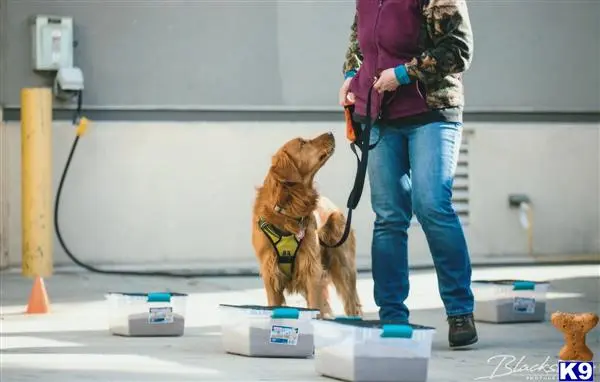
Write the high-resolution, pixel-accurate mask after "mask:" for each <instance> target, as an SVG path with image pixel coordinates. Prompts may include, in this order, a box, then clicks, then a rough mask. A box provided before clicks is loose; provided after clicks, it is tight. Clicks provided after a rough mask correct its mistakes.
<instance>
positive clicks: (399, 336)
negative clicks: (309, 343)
mask: <svg viewBox="0 0 600 382" xmlns="http://www.w3.org/2000/svg"><path fill="white" fill-rule="evenodd" d="M313 326H314V329H315V369H316V371H317V373H319V374H321V375H324V376H327V377H331V378H336V379H340V380H344V381H353V382H373V381H379V382H387V381H390V382H391V381H394V382H409V381H410V382H421V381H423V382H424V381H427V374H428V370H429V358H430V357H431V345H432V342H433V335H434V334H435V329H434V328H432V327H426V326H421V325H413V324H402V323H397V322H393V321H366V320H365V321H363V320H360V319H335V320H315V321H313Z"/></svg>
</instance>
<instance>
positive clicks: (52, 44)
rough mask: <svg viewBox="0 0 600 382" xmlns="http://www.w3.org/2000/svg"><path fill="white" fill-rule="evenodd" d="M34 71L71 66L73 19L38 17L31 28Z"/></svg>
mask: <svg viewBox="0 0 600 382" xmlns="http://www.w3.org/2000/svg"><path fill="white" fill-rule="evenodd" d="M31 29H32V35H33V44H32V47H33V68H34V70H58V69H60V68H68V67H72V66H73V19H72V18H71V17H62V16H45V15H38V16H35V17H34V19H33V25H32V26H31Z"/></svg>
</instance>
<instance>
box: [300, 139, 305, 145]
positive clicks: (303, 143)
mask: <svg viewBox="0 0 600 382" xmlns="http://www.w3.org/2000/svg"><path fill="white" fill-rule="evenodd" d="M305 144H306V141H305V140H304V139H301V140H300V147H302V146H304V145H305Z"/></svg>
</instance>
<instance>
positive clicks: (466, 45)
mask: <svg viewBox="0 0 600 382" xmlns="http://www.w3.org/2000/svg"><path fill="white" fill-rule="evenodd" d="M396 40H400V41H396ZM361 48H362V49H361ZM390 52H393V53H390ZM472 54H473V34H472V30H471V23H470V20H469V14H468V10H467V5H466V1H465V0H403V1H398V0H357V6H356V13H355V16H354V22H353V23H352V27H351V33H350V45H349V47H348V50H347V52H346V59H345V62H344V66H343V72H344V75H345V76H346V77H354V76H356V77H359V76H363V77H366V78H363V80H362V81H360V80H358V79H356V78H353V80H352V83H351V91H352V92H354V93H355V95H356V97H357V110H360V109H361V107H360V105H358V103H360V102H361V100H362V101H363V102H364V99H365V98H366V96H365V93H366V92H367V90H368V87H369V84H370V83H372V81H373V80H372V78H373V77H374V76H375V75H377V74H378V72H380V71H382V70H385V69H388V68H390V67H396V66H399V65H403V66H404V68H402V69H403V70H405V72H406V74H407V75H408V77H407V81H410V83H405V84H402V85H400V86H399V88H398V90H397V91H396V93H397V94H394V95H392V96H391V97H390V98H396V99H395V100H391V101H390V100H389V99H388V101H387V102H386V101H385V100H384V99H380V100H379V103H380V106H381V107H389V108H390V109H392V114H394V113H395V116H396V117H402V116H405V115H410V114H411V112H410V111H407V110H401V108H402V107H401V106H398V105H396V106H394V104H395V103H397V104H404V105H409V106H404V107H405V109H406V107H411V108H412V111H413V114H414V113H417V112H423V111H427V110H436V109H445V108H453V107H459V108H461V110H462V106H464V92H463V84H462V73H463V72H464V71H465V70H467V69H468V68H469V66H470V63H471V60H472ZM362 72H366V73H362ZM361 82H362V83H363V84H362V86H361ZM411 97H412V98H411ZM417 98H420V101H419V100H417ZM411 99H413V100H412V101H410V100H411ZM407 100H408V101H409V102H407ZM411 102H412V103H411ZM419 102H420V103H419ZM362 109H363V111H364V106H363V107H362ZM363 115H364V113H363Z"/></svg>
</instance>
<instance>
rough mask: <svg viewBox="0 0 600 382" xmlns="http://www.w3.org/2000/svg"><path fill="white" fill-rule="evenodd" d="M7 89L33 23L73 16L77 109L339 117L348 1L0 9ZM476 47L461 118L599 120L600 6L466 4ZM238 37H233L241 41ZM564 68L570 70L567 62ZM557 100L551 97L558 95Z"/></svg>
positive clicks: (54, 3) (25, 74)
mask: <svg viewBox="0 0 600 382" xmlns="http://www.w3.org/2000/svg"><path fill="white" fill-rule="evenodd" d="M0 2H4V3H5V6H4V9H5V12H4V13H5V15H6V19H5V22H6V27H5V31H6V41H9V42H14V43H9V44H7V45H6V47H5V54H4V55H3V58H2V60H3V61H5V65H6V73H5V76H6V78H5V86H4V88H3V89H1V90H2V91H1V92H0V102H2V101H4V103H5V105H6V106H7V107H11V108H12V107H18V103H19V89H20V88H21V87H24V86H39V85H47V84H49V83H51V81H52V78H53V76H52V75H51V74H50V75H40V74H36V73H34V72H33V71H32V70H31V64H30V63H31V43H30V41H31V33H30V30H29V27H28V25H29V22H30V18H31V17H32V16H34V15H36V14H50V15H58V16H72V17H73V18H74V22H75V26H76V29H75V39H76V40H77V42H78V44H77V47H76V49H75V64H76V65H77V66H79V67H81V68H82V70H83V72H84V74H85V79H86V87H87V89H89V90H88V91H87V92H86V97H85V103H86V105H87V106H89V107H95V108H100V109H124V108H125V109H156V108H158V109H173V108H178V109H186V110H189V109H206V108H209V109H214V108H220V109H226V110H227V109H231V108H242V109H248V108H254V109H263V110H264V109H268V110H273V109H331V108H333V110H336V111H337V106H336V102H337V98H336V97H337V92H336V90H337V88H338V87H339V86H340V82H341V70H342V62H343V58H344V53H345V50H346V47H347V44H348V36H349V33H350V24H351V21H352V15H353V12H354V7H355V0H342V1H339V0H338V1H319V2H315V1H304V0H296V1H288V0H276V1H262V0H243V1H234V2H232V1H223V0H217V1H173V0H152V1H122V2H118V1H110V2H107V1H104V0H86V1H79V0H37V1H24V0H0ZM468 5H469V13H470V19H471V22H472V25H473V32H474V36H475V54H474V59H473V65H472V68H471V70H470V71H469V72H468V73H467V74H466V75H465V83H466V88H467V98H468V103H467V107H466V110H467V111H495V112H504V111H520V112H523V111H525V112H528V111H544V112H556V111H567V112H582V111H588V112H589V111H596V112H597V111H598V105H600V94H599V92H598V89H600V73H598V67H600V45H599V44H598V43H597V42H598V41H597V36H598V35H600V23H599V20H598V14H600V0H585V1H557V0H535V1H468ZM240 31H242V32H240ZM566 57H573V58H574V60H576V64H573V63H572V62H571V60H570V59H566ZM557 89H560V91H557Z"/></svg>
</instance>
